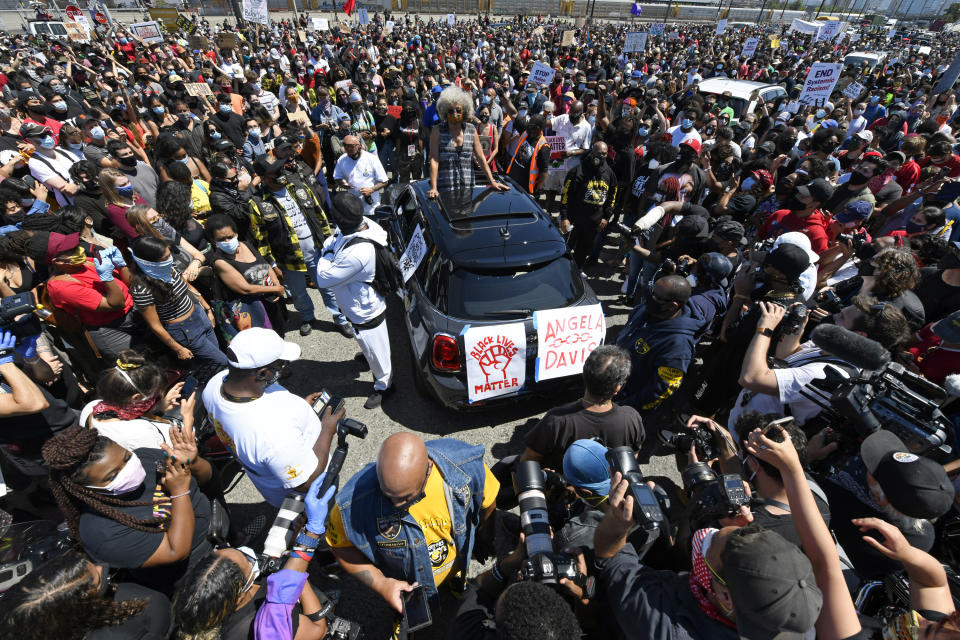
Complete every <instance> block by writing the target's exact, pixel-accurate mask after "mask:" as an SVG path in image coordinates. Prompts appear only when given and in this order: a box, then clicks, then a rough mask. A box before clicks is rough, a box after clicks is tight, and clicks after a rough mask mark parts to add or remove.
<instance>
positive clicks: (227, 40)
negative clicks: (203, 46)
mask: <svg viewBox="0 0 960 640" xmlns="http://www.w3.org/2000/svg"><path fill="white" fill-rule="evenodd" d="M217 46H218V47H220V48H221V49H236V48H237V34H235V33H233V32H231V31H222V32H220V33H218V34H217Z"/></svg>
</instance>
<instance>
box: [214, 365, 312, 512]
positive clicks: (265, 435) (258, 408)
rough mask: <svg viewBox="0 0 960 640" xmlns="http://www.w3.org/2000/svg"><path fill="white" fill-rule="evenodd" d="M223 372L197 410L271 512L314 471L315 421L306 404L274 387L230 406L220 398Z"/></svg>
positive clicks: (280, 387) (217, 376)
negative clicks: (204, 415) (204, 412)
mask: <svg viewBox="0 0 960 640" xmlns="http://www.w3.org/2000/svg"><path fill="white" fill-rule="evenodd" d="M227 373H228V372H227V371H221V372H220V373H218V374H217V375H215V376H213V378H211V379H210V382H209V383H207V386H206V388H205V389H204V390H203V405H204V406H205V407H206V409H207V414H208V415H209V416H210V421H211V422H212V423H213V427H214V429H216V431H217V435H218V436H219V437H220V440H222V441H223V443H224V444H225V445H227V447H229V448H230V450H231V451H232V452H233V454H234V455H235V456H236V457H237V459H238V460H239V461H240V463H241V464H243V468H244V469H245V470H246V472H247V475H249V476H250V480H251V481H253V484H254V486H255V487H256V488H257V490H258V491H259V492H260V493H261V494H262V495H263V497H264V498H265V499H266V501H267V502H269V503H270V504H271V505H273V506H274V507H279V506H280V505H281V504H282V503H283V498H284V496H286V495H287V493H289V492H290V490H291V489H293V488H294V487H298V486H300V485H301V484H303V483H304V482H306V481H307V480H308V479H309V478H310V476H311V475H312V474H313V472H314V470H316V468H317V463H318V460H317V456H316V455H315V454H314V453H313V445H314V444H315V443H316V441H317V437H318V436H319V435H320V428H321V427H320V418H318V417H317V414H316V413H314V412H313V408H312V407H311V406H310V405H309V404H307V402H306V400H304V399H303V398H301V397H299V396H296V395H294V394H292V393H290V392H289V391H287V390H286V389H284V388H283V387H282V386H280V385H279V384H273V385H271V386H269V387H267V389H266V392H265V393H264V394H263V395H262V396H261V397H259V398H257V399H256V400H251V401H249V402H233V401H230V400H227V399H226V398H224V397H223V395H222V394H221V393H220V387H221V386H222V385H223V379H224V378H225V377H226V375H227Z"/></svg>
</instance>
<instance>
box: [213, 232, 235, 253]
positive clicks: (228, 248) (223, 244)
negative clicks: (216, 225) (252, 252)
mask: <svg viewBox="0 0 960 640" xmlns="http://www.w3.org/2000/svg"><path fill="white" fill-rule="evenodd" d="M217 246H218V247H219V248H220V250H221V251H223V252H224V253H230V254H233V253H236V252H237V249H238V248H239V247H240V238H239V236H234V237H232V238H230V239H229V240H221V241H219V242H217Z"/></svg>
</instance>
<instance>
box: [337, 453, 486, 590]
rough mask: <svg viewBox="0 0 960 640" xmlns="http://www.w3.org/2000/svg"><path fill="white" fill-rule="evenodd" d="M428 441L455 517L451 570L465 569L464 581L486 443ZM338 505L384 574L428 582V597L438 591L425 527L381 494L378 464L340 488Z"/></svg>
mask: <svg viewBox="0 0 960 640" xmlns="http://www.w3.org/2000/svg"><path fill="white" fill-rule="evenodd" d="M426 444H427V455H428V456H429V457H430V460H431V461H433V464H434V465H435V467H436V468H435V470H436V471H439V472H440V475H441V477H442V478H443V488H444V493H445V497H446V502H447V509H448V511H449V512H450V516H451V523H452V524H451V532H452V535H453V542H454V544H455V545H456V549H457V559H456V562H455V565H454V567H453V569H452V570H451V573H455V572H456V571H457V570H462V571H461V573H462V580H463V581H464V582H465V581H466V577H467V565H468V564H469V562H470V554H471V553H472V552H473V543H474V539H475V536H476V530H477V525H479V523H480V513H481V504H482V503H483V485H484V480H485V478H486V472H485V470H484V468H483V447H479V446H473V445H468V444H467V443H465V442H461V441H460V440H454V439H452V438H443V439H440V440H431V441H430V442H427V443H426ZM337 507H338V508H339V509H340V515H341V516H342V519H343V528H344V534H345V535H346V536H347V539H348V540H350V542H351V543H352V544H353V545H354V546H355V547H356V548H357V549H358V550H359V551H360V552H361V553H363V555H365V556H366V557H367V558H368V559H369V560H370V562H372V563H373V564H374V566H376V567H377V568H378V569H380V571H382V572H383V574H384V575H385V576H387V577H388V578H394V579H397V580H406V581H407V582H410V583H412V582H414V581H416V582H417V583H419V584H422V585H424V586H426V588H427V596H428V597H431V596H433V595H435V594H436V593H437V588H436V585H434V583H433V568H432V565H431V564H430V554H429V552H428V551H427V543H426V540H425V539H424V535H423V531H422V530H421V529H420V525H418V524H417V521H416V520H414V519H413V517H412V516H411V515H410V514H409V513H408V512H404V513H403V514H402V515H399V514H400V513H401V512H400V511H399V510H398V509H396V508H395V507H394V506H393V505H392V504H391V503H390V501H389V500H388V499H386V498H385V497H384V496H383V494H381V493H380V486H379V484H378V482H377V469H376V464H375V463H370V464H368V465H367V466H365V467H364V468H363V469H361V470H360V472H359V473H357V474H356V475H355V476H353V477H352V478H350V481H349V482H347V484H346V485H345V486H344V487H343V489H341V490H340V492H339V493H337Z"/></svg>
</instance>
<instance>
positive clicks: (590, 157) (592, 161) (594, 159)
mask: <svg viewBox="0 0 960 640" xmlns="http://www.w3.org/2000/svg"><path fill="white" fill-rule="evenodd" d="M587 166H588V167H593V168H594V169H599V168H600V167H602V166H603V156H601V155H599V154H596V153H588V154H587Z"/></svg>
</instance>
